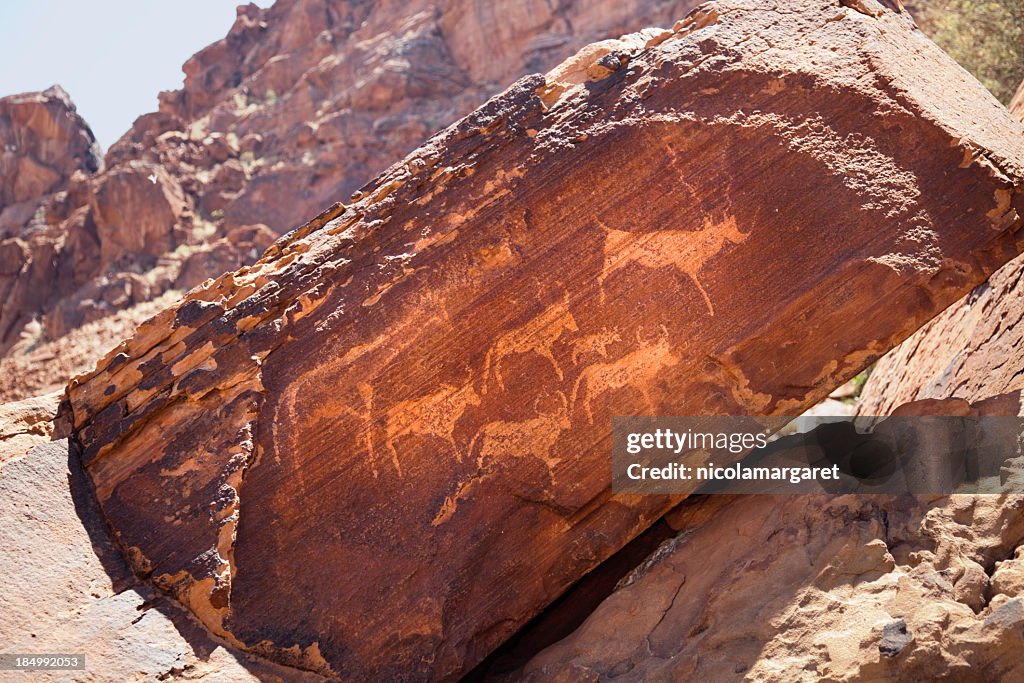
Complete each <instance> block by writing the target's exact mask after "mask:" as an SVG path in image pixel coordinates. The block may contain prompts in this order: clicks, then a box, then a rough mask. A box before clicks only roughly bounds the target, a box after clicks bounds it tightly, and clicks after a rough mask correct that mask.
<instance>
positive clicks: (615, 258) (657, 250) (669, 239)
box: [597, 216, 748, 316]
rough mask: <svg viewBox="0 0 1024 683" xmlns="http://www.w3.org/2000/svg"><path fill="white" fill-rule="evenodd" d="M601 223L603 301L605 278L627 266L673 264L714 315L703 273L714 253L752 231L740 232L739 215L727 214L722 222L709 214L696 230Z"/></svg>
mask: <svg viewBox="0 0 1024 683" xmlns="http://www.w3.org/2000/svg"><path fill="white" fill-rule="evenodd" d="M597 222H598V225H600V226H601V228H602V229H603V230H604V231H605V240H604V267H603V269H602V271H601V274H600V275H599V276H598V278H597V282H598V285H599V286H600V288H601V301H602V303H603V302H604V300H605V290H604V282H605V280H607V279H608V278H609V277H610V276H611V275H612V274H614V273H616V272H618V271H620V270H622V269H623V268H627V267H628V266H631V265H633V264H636V265H637V266H640V267H642V268H651V269H656V268H663V267H665V266H672V267H673V268H675V269H676V270H678V271H680V272H681V273H684V274H685V275H687V276H688V277H689V278H690V279H691V280H692V281H693V284H695V285H696V286H697V289H698V290H699V291H700V294H701V296H702V297H703V298H704V303H705V305H707V308H708V313H709V314H710V315H712V316H713V315H714V314H715V307H714V305H713V304H712V303H711V297H710V296H709V295H708V293H707V290H705V289H704V285H703V284H701V282H700V272H701V270H702V269H703V268H704V265H705V264H706V263H707V262H708V261H709V260H710V259H711V258H712V257H713V256H715V255H716V254H718V253H719V252H721V251H722V249H724V248H725V244H726V242H730V243H732V244H740V243H742V242H743V241H744V240H745V239H746V238H747V234H748V233H744V232H740V230H739V228H737V227H736V218H735V216H727V217H726V218H724V219H722V220H721V221H713V220H711V219H710V218H708V217H707V216H705V217H704V225H703V227H701V228H700V229H699V230H693V231H686V230H656V231H654V232H641V233H636V232H626V231H624V230H614V229H612V228H609V227H607V226H605V225H604V224H603V223H601V222H600V221H597Z"/></svg>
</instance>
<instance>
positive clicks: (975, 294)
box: [857, 84, 1024, 415]
mask: <svg viewBox="0 0 1024 683" xmlns="http://www.w3.org/2000/svg"><path fill="white" fill-rule="evenodd" d="M1022 96H1024V84H1022V85H1021V89H1019V90H1018V93H1017V97H1015V98H1014V103H1013V104H1012V105H1011V110H1012V111H1013V112H1014V113H1016V114H1017V116H1018V118H1020V119H1021V121H1024V99H1022ZM1022 319H1024V256H1022V257H1018V258H1015V259H1013V260H1012V261H1010V262H1009V263H1007V264H1006V265H1005V266H1003V267H1002V268H1000V269H999V270H998V271H996V272H995V273H994V274H993V275H992V277H990V278H989V279H988V281H987V282H984V283H982V284H980V285H978V287H977V288H975V289H974V290H973V291H972V292H971V293H970V294H968V295H967V296H965V297H964V298H963V299H961V300H960V301H957V302H956V303H955V304H953V305H952V306H950V307H949V308H948V309H946V310H945V311H943V313H942V314H941V315H939V316H938V317H936V318H935V319H934V320H932V321H931V322H930V323H929V324H927V325H925V326H924V327H923V328H921V329H920V330H918V331H917V332H915V333H914V334H913V335H912V336H911V337H910V338H909V339H907V340H906V341H905V342H903V343H902V344H901V345H900V346H898V347H896V348H895V349H893V350H892V351H891V352H889V353H888V354H886V355H885V356H884V357H882V359H881V360H879V361H878V364H877V365H876V366H875V368H874V369H873V370H872V372H871V376H870V377H869V378H868V381H867V382H866V383H865V385H864V390H863V392H862V394H861V396H860V400H859V403H858V406H857V410H858V412H859V413H860V414H861V415H888V414H889V413H890V412H891V411H892V409H893V408H894V407H895V406H898V405H900V404H901V403H906V402H908V401H914V400H918V399H925V398H946V397H949V396H956V397H958V398H962V399H966V400H968V401H977V400H981V399H983V398H985V397H987V396H991V395H993V394H1001V393H1005V392H1011V391H1019V390H1021V389H1024V325H1022V324H1020V323H1021V320H1022Z"/></svg>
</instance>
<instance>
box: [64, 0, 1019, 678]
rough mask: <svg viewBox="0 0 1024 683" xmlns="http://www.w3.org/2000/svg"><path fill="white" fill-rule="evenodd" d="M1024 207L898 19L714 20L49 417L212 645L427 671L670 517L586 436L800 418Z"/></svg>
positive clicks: (998, 150) (387, 180)
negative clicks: (659, 425) (747, 418)
mask: <svg viewBox="0 0 1024 683" xmlns="http://www.w3.org/2000/svg"><path fill="white" fill-rule="evenodd" d="M205 77H208V78H211V79H214V81H215V82H216V78H215V76H214V75H208V76H205ZM187 90H188V88H186V92H187ZM965 94H966V95H965ZM968 95H969V96H968ZM189 102H190V100H189V99H188V98H187V97H186V98H184V99H183V100H182V101H181V102H179V106H182V107H186V108H187V107H199V108H200V109H202V107H203V106H205V105H203V104H202V103H199V104H196V103H194V102H193V103H191V104H190V103H189ZM189 111H192V110H189ZM879 121H883V122H884V124H879ZM1022 178H1024V135H1022V129H1021V126H1020V124H1019V123H1018V122H1016V121H1015V120H1014V119H1013V118H1012V117H1011V116H1010V115H1009V114H1008V113H1007V112H1006V110H1005V109H1003V108H1002V107H1001V106H1000V105H999V104H998V103H997V102H996V101H995V100H993V99H992V98H991V96H989V95H988V94H987V93H986V92H985V91H984V90H983V89H982V88H981V86H980V85H978V84H977V83H976V82H973V81H972V80H971V79H970V78H969V77H968V76H967V75H966V73H964V72H963V71H962V70H961V69H959V68H958V67H957V66H956V65H955V64H954V63H952V62H951V60H949V58H948V57H946V56H945V55H944V54H943V53H942V52H941V51H940V50H938V48H936V47H935V46H934V45H933V44H931V43H930V42H929V41H928V40H927V39H926V38H924V37H923V36H922V35H921V34H920V33H919V32H917V31H916V30H915V28H914V26H913V22H912V21H911V20H910V19H909V17H908V16H907V15H906V14H904V13H902V12H900V11H899V10H898V8H887V7H885V6H883V5H881V4H878V3H874V2H850V3H847V4H846V5H835V4H834V3H832V2H826V1H825V0H821V1H811V2H806V3H802V4H801V5H800V6H798V7H795V8H789V9H787V10H786V11H777V10H770V9H766V8H763V7H756V8H755V7H751V6H750V5H749V3H745V2H740V1H738V0H736V1H731V0H723V1H721V2H717V3H713V4H710V5H707V6H705V7H703V8H702V9H701V10H699V11H698V12H695V13H693V14H691V15H690V16H689V17H688V18H687V19H686V20H684V21H681V22H679V23H678V24H676V25H675V27H674V29H672V30H665V31H661V30H649V31H645V32H642V33H639V34H634V35H630V36H627V37H625V38H623V39H622V40H619V41H609V42H603V43H599V44H596V45H592V46H589V47H588V48H585V49H584V50H582V51H581V52H580V53H578V54H577V55H576V56H575V57H574V58H571V59H570V60H568V61H566V62H564V63H563V64H561V65H560V66H558V67H557V68H555V69H554V70H553V71H551V72H549V74H548V75H547V76H546V77H540V76H533V77H527V78H524V79H522V80H520V81H518V82H517V83H516V84H515V85H513V86H512V87H511V88H509V89H508V90H507V91H506V92H505V93H503V94H502V95H500V96H498V97H496V98H494V99H492V100H491V101H489V102H488V103H487V104H485V105H484V106H483V107H481V108H480V109H478V110H477V111H476V112H474V113H473V114H472V115H470V116H469V117H467V118H465V119H463V120H462V121H460V122H459V123H457V124H456V125H454V126H452V127H450V128H449V129H447V130H446V131H444V132H443V133H442V134H440V135H438V136H436V137H434V138H433V139H431V140H430V141H429V142H428V143H427V144H425V145H424V146H423V147H421V148H420V149H419V150H417V151H416V152H414V153H413V154H411V155H410V156H408V157H407V158H406V159H405V160H404V161H403V162H401V163H399V164H397V165H395V166H393V167H392V168H391V169H389V170H388V171H387V172H386V173H384V174H383V175H382V176H381V177H379V178H378V179H377V180H376V181H374V182H372V183H370V184H369V185H367V186H366V187H365V188H364V189H363V190H361V191H360V192H359V193H357V195H356V198H355V201H354V203H353V204H352V205H350V206H347V207H346V206H343V205H341V204H336V205H335V206H334V207H332V208H331V209H329V210H327V211H326V212H324V213H323V214H322V215H320V216H319V217H318V218H317V219H315V220H314V221H312V222H310V223H308V224H306V225H305V226H303V227H302V228H300V229H299V230H297V231H295V232H293V233H291V234H290V235H288V236H287V237H285V238H284V239H282V240H281V241H279V242H278V243H277V244H275V245H274V246H273V247H271V248H270V250H269V251H268V252H267V253H266V255H265V256H264V257H263V259H261V260H260V261H259V262H257V263H256V264H255V265H254V266H252V267H246V268H242V269H240V270H238V271H236V272H234V273H229V274H227V275H224V276H222V277H220V278H218V279H217V280H215V281H212V282H209V283H206V284H204V285H203V286H201V287H199V288H197V289H195V290H193V291H192V292H191V293H190V294H189V295H188V296H187V297H186V298H185V299H184V300H183V301H182V302H181V303H180V304H178V305H176V306H174V307H172V308H169V309H167V310H166V311H164V312H163V313H161V314H159V315H158V316H157V317H156V318H154V319H152V320H151V321H149V322H147V323H146V324H144V325H143V326H142V327H140V329H139V331H138V332H137V334H136V335H135V337H134V338H133V339H131V340H129V341H127V342H126V343H124V344H122V345H121V346H120V347H118V348H117V349H115V350H114V351H113V352H112V353H111V354H109V355H108V356H107V357H106V358H105V359H104V360H103V361H102V362H101V363H100V364H99V366H98V367H97V369H96V370H95V371H93V372H90V373H87V374H86V375H83V376H81V377H79V378H77V379H75V380H73V382H72V384H71V386H70V387H69V389H68V395H67V402H66V403H65V406H64V410H63V413H62V423H63V424H64V425H65V427H66V428H69V429H70V432H71V434H72V438H73V440H74V442H75V444H76V447H77V448H79V449H80V451H81V457H82V459H83V462H84V464H85V468H86V471H87V473H88V475H89V477H90V479H91V481H92V484H93V486H94V487H95V491H96V495H97V497H98V499H99V503H100V506H101V509H102V512H103V515H104V517H105V518H106V520H107V522H108V523H109V524H110V525H111V527H112V528H113V530H114V534H115V538H116V539H117V541H118V542H119V543H120V544H121V546H122V548H123V549H124V551H125V553H126V555H127V557H128V558H129V561H130V563H131V565H132V568H133V569H134V570H135V572H136V573H137V574H139V575H140V576H145V577H147V578H148V579H149V580H150V581H152V582H153V583H154V584H155V585H157V586H159V587H160V588H162V589H163V590H165V591H167V592H168V593H170V594H172V595H174V596H175V597H176V598H177V599H178V600H179V601H180V602H181V603H183V604H185V605H187V606H188V607H189V608H190V609H191V610H192V612H193V614H195V616H196V617H197V618H199V619H200V620H202V622H203V623H204V624H205V625H206V627H207V628H208V629H209V630H210V631H211V632H213V633H215V634H217V635H218V636H220V637H222V638H224V639H225V640H226V641H227V642H229V643H231V644H232V645H234V646H236V647H239V648H242V649H245V650H248V651H251V652H254V653H257V654H260V655H262V656H265V657H268V658H270V659H272V660H274V661H277V662H279V663H283V664H287V665H290V666H295V667H299V668H303V669H308V670H313V671H317V672H319V673H323V674H326V675H329V676H332V677H339V678H353V679H363V678H367V677H373V678H387V679H399V678H401V677H409V678H434V679H440V678H445V677H451V676H454V675H457V674H459V673H464V672H466V671H467V670H468V669H470V668H471V667H472V666H473V665H474V664H476V663H477V662H478V661H479V660H480V659H482V658H483V657H484V656H485V655H486V654H487V653H488V652H489V651H491V650H492V649H493V648H494V647H496V646H497V645H498V644H499V643H500V642H502V641H503V640H504V639H505V638H507V637H508V636H509V635H510V634H511V633H512V632H514V631H515V630H516V629H517V628H518V627H519V626H520V625H522V624H523V623H525V622H526V621H527V620H528V619H529V618H530V617H531V616H533V615H534V614H536V613H537V612H538V611H539V610H541V609H542V608H543V607H545V606H546V605H547V604H549V603H550V602H551V601H552V600H553V599H555V598H556V597H557V596H558V595H559V594H560V593H561V592H562V591H563V590H564V589H565V588H567V587H568V586H569V585H570V584H571V583H572V582H573V581H575V580H576V579H578V578H579V577H580V576H582V575H583V574H585V573H586V572H587V571H589V570H590V569H592V568H593V567H594V566H595V565H597V564H598V563H600V562H601V561H602V560H603V559H605V558H606V557H607V556H608V555H610V554H611V553H612V552H614V551H615V550H617V549H618V548H619V547H620V546H622V545H623V544H624V543H626V542H627V541H628V540H629V539H630V538H632V537H633V536H635V535H636V534H637V533H639V532H640V531H642V530H643V529H644V528H645V527H646V526H647V525H649V524H650V523H651V522H653V521H654V520H655V519H657V518H658V517H659V516H660V515H662V514H663V513H664V512H666V511H667V510H668V509H669V508H670V507H671V506H672V504H673V503H674V502H675V501H673V500H671V499H669V498H666V497H654V496H652V497H639V498H632V497H618V496H612V495H610V492H609V489H608V481H607V477H606V471H605V466H606V465H605V463H606V457H607V439H608V436H609V428H610V418H611V416H612V415H620V414H633V413H665V414H701V413H718V414H728V413H739V414H747V413H760V414H786V413H793V412H799V411H800V410H802V409H803V408H805V407H806V406H808V405H810V404H811V403H813V402H814V401H816V400H817V399H820V398H821V397H823V396H824V395H825V394H827V393H828V391H829V390H831V389H832V388H833V387H835V386H837V385H838V384H840V383H841V382H842V381H844V380H846V379H848V378H849V377H850V376H852V375H853V374H854V373H856V372H857V371H859V370H860V369H861V368H862V367H863V366H865V365H866V364H868V363H869V362H871V361H872V360H873V359H874V358H875V357H876V356H877V355H879V354H881V353H883V352H885V351H886V350H887V349H888V348H890V347H891V346H893V345H894V344H896V343H898V342H899V341H900V340H901V339H903V338H904V337H906V336H907V335H908V334H910V333H911V332H912V331H913V330H914V329H916V328H917V327H919V326H920V325H921V324H923V323H924V322H925V321H926V320H928V319H929V318H931V317H932V316H934V315H935V314H936V313H938V312H939V311H940V310H942V309H943V308H944V307H945V306H947V305H948V304H949V303H951V302H953V301H955V300H956V299H957V298H958V297H959V296H961V295H963V294H964V293H966V291H968V290H969V289H970V288H971V287H973V286H974V285H976V284H977V283H978V282H980V281H981V280H982V279H984V278H985V277H986V276H987V275H988V274H990V273H991V272H992V271H993V270H994V269H995V268H997V267H998V266H999V265H1001V264H1002V263H1004V262H1005V261H1007V260H1009V259H1010V258H1012V257H1013V256H1014V255H1015V254H1016V253H1017V251H1018V250H1019V247H1020V245H1019V244H1017V242H1016V238H1015V233H1016V231H1017V229H1018V228H1019V227H1020V224H1021V218H1020V214H1021V212H1024V197H1022V195H1021V193H1020V185H1021V182H1022ZM808 179H813V183H809V182H808ZM156 184H158V183H156ZM812 188H813V189H812ZM161 191H162V190H161ZM172 194H173V193H172ZM168 201H170V200H168ZM807 235H813V239H806V236H807ZM879 300H882V301H885V302H886V306H885V307H884V309H881V310H880V309H879V308H878V306H877V302H878V301H879ZM810 340H813V343H810ZM395 501H402V505H401V506H396V505H395ZM284 577H287V578H286V579H285V578H284Z"/></svg>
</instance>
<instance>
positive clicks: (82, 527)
mask: <svg viewBox="0 0 1024 683" xmlns="http://www.w3.org/2000/svg"><path fill="white" fill-rule="evenodd" d="M31 401H33V400H32V399H30V400H29V402H31ZM35 402H36V403H39V402H40V401H39V400H35ZM51 403H52V401H51ZM21 410H23V406H22V407H21V408H19V407H14V406H11V405H10V404H8V405H4V406H0V453H7V452H9V451H11V450H12V449H14V450H17V452H18V453H19V455H20V456H21V457H19V458H18V460H16V461H9V462H7V463H6V464H2V465H0V499H2V500H3V502H4V504H3V505H2V506H0V544H3V548H4V552H3V554H2V555H0V576H3V577H4V583H3V591H0V634H3V642H4V651H5V652H8V653H24V654H42V653H54V654H55V653H68V654H80V655H84V656H85V669H84V670H76V671H50V672H46V671H33V672H24V671H0V681H3V682H4V683H7V682H8V681H9V682H10V683H23V682H24V681H29V680H31V681H67V680H74V681H76V682H82V683H85V682H90V683H91V682H95V683H107V682H108V681H178V680H189V681H197V680H199V681H211V682H212V681H216V682H218V683H219V682H233V683H234V682H237V683H242V682H246V683H255V682H257V681H262V682H263V683H275V682H280V683H284V682H288V683H316V682H317V681H322V679H321V678H320V677H319V676H316V675H315V674H310V673H304V672H300V671H295V670H293V669H285V668H282V667H277V666H274V665H273V664H271V663H268V662H266V661H261V660H259V659H257V658H254V657H252V656H250V655H246V654H245V653H242V652H238V651H237V650H233V649H232V648H230V647H228V646H225V645H223V644H220V643H218V642H216V641H214V640H213V639H211V638H210V636H209V634H208V633H207V632H206V630H205V629H204V628H203V627H202V626H201V625H200V624H199V623H198V622H196V621H194V620H193V619H192V618H191V617H190V616H189V615H188V614H187V613H186V612H185V611H184V610H182V609H181V608H180V607H179V606H177V605H176V604H174V603H173V602H172V601H170V600H169V599H168V598H166V597H164V596H161V595H160V594H159V593H157V592H156V591H154V590H153V588H152V587H151V586H148V585H146V584H145V583H142V582H139V581H138V580H137V579H136V578H135V577H134V576H133V575H132V573H131V571H130V570H129V568H128V566H127V564H126V563H125V561H124V558H123V556H122V555H121V553H120V551H119V550H118V548H117V547H116V546H115V545H114V543H113V541H112V540H111V539H110V536H109V533H108V531H107V529H106V527H105V525H104V523H103V519H102V517H101V516H100V513H99V509H98V508H97V506H96V502H95V499H94V498H93V497H92V495H91V493H90V492H89V483H88V481H87V479H86V477H85V473H84V472H83V471H82V468H81V465H80V463H79V462H78V459H77V458H75V457H69V455H68V448H67V442H66V441H58V442H54V443H46V441H48V439H47V438H46V437H45V436H37V437H36V438H35V442H34V444H32V445H29V444H27V442H21V443H20V444H17V445H16V444H15V443H14V441H15V440H14V439H12V438H11V436H10V435H11V433H12V431H16V430H15V429H14V428H13V427H12V423H11V422H10V421H9V420H10V418H11V415H12V414H16V413H18V412H20V411H21ZM51 414H52V412H51Z"/></svg>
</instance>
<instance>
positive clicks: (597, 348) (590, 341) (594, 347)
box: [572, 330, 622, 365]
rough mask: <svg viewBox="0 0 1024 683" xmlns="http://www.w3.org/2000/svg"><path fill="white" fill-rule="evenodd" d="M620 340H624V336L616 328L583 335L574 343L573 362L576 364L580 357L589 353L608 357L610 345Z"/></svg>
mask: <svg viewBox="0 0 1024 683" xmlns="http://www.w3.org/2000/svg"><path fill="white" fill-rule="evenodd" d="M618 341H622V338H621V337H620V336H619V334H618V332H616V331H615V330H602V331H601V332H596V333H594V334H588V335H587V336H585V337H581V338H580V339H577V340H576V341H574V342H573V343H572V364H573V365H576V363H578V362H579V360H580V357H581V356H583V355H584V354H587V353H596V354H597V355H598V356H600V357H601V358H607V357H608V347H609V346H611V345H612V344H614V343H615V342H618Z"/></svg>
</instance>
